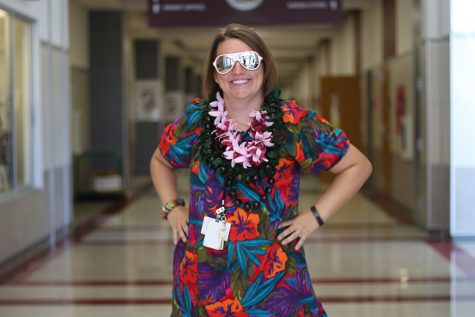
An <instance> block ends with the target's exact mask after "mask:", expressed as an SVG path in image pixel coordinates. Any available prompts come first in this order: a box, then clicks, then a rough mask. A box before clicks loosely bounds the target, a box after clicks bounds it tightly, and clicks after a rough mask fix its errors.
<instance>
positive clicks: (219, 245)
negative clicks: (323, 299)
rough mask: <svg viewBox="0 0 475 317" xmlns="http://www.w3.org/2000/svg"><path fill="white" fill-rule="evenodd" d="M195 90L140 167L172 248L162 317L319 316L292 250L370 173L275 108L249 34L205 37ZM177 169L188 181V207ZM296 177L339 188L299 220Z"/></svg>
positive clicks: (262, 58) (301, 112) (265, 65)
mask: <svg viewBox="0 0 475 317" xmlns="http://www.w3.org/2000/svg"><path fill="white" fill-rule="evenodd" d="M203 91H204V92H203V93H204V95H205V97H206V98H205V99H200V98H197V99H195V100H193V101H192V102H191V103H190V104H189V105H188V106H187V109H186V112H185V113H184V114H183V115H182V116H180V117H179V118H178V119H177V120H176V121H175V122H174V123H173V124H171V125H169V126H168V127H167V128H166V129H165V131H164V133H163V136H162V138H161V140H160V145H159V147H158V148H157V150H156V151H155V153H154V155H153V157H152V160H151V164H150V168H151V174H152V179H153V182H154V185H155V188H156V190H157V193H158V195H159V196H160V199H161V200H162V202H163V203H164V206H165V207H164V208H162V211H163V218H165V219H167V220H168V222H169V224H170V227H171V229H172V232H173V241H174V243H175V244H176V249H175V253H174V262H173V263H174V264H173V265H174V271H173V306H172V307H173V308H172V316H219V317H224V316H236V317H237V316H314V317H324V316H327V315H326V313H325V310H324V308H323V306H322V304H321V303H320V300H319V299H318V298H317V297H316V296H315V293H314V291H313V288H312V283H311V279H310V275H309V272H308V268H307V263H306V260H305V255H304V253H303V250H302V246H303V243H304V242H305V240H306V239H307V238H308V237H309V236H310V234H311V233H312V232H314V231H315V230H316V229H318V228H319V227H320V226H322V225H323V224H324V223H325V221H326V220H327V219H328V218H329V217H330V216H331V215H332V214H333V213H334V212H335V211H336V210H337V209H338V208H340V207H341V205H342V204H343V203H345V202H347V201H348V200H349V199H350V198H351V196H353V195H354V194H355V193H356V192H357V191H358V189H359V188H360V187H361V186H362V184H363V183H364V181H365V180H366V179H367V177H368V176H369V173H370V170H371V165H370V164H369V162H368V160H367V159H366V158H365V157H364V156H363V155H362V154H361V153H360V152H359V151H358V150H357V149H356V148H355V147H353V146H352V145H350V143H349V140H348V138H347V137H346V135H345V133H344V132H343V131H342V130H340V129H336V128H334V127H333V126H331V125H330V124H329V123H328V121H326V120H325V119H324V118H322V117H321V116H320V115H318V114H317V113H315V112H313V111H309V110H307V109H305V108H302V107H301V106H299V105H298V104H297V103H296V102H295V101H294V100H285V99H281V97H280V88H279V86H278V85H277V73H276V67H275V62H274V59H273V57H272V54H271V53H270V50H269V49H268V47H267V45H266V44H265V43H264V41H263V40H262V38H261V37H260V36H259V35H258V34H257V33H256V32H255V31H254V30H253V29H251V28H248V27H246V26H243V25H238V24H231V25H228V26H227V27H226V28H225V29H224V30H223V31H222V32H220V33H218V34H217V35H216V37H215V40H214V42H213V43H212V45H211V49H210V52H209V56H208V60H207V64H206V70H205V81H204V87H203ZM178 168H189V169H190V170H191V173H190V185H191V188H190V198H189V207H188V208H185V204H184V201H183V199H182V198H180V197H177V194H178V192H177V180H176V172H175V170H176V169H178ZM302 170H305V171H309V172H314V173H317V172H320V171H323V170H331V171H332V172H334V173H335V174H337V176H336V177H335V184H338V185H335V186H331V187H330V189H329V190H328V191H327V192H326V193H325V194H324V195H323V196H322V197H321V198H320V199H319V200H318V202H317V203H316V205H314V206H310V207H309V208H304V209H300V208H299V205H298V201H299V194H300V193H299V182H300V172H301V171H302ZM320 212H321V213H320Z"/></svg>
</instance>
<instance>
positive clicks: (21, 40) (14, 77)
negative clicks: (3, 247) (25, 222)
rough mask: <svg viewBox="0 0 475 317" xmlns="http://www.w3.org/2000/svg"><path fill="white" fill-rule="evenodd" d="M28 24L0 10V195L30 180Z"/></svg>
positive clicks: (29, 47) (29, 37) (26, 183)
mask: <svg viewBox="0 0 475 317" xmlns="http://www.w3.org/2000/svg"><path fill="white" fill-rule="evenodd" d="M31 77H32V76H31V31H30V24H29V23H28V22H27V21H25V20H22V19H21V18H18V17H16V16H15V15H13V14H11V13H9V12H7V11H4V10H2V9H0V194H2V193H5V192H11V191H14V190H17V189H21V188H23V187H26V186H28V185H30V184H31V180H32V159H31V158H32V151H31V149H32V142H31V140H32V134H31V133H32V132H31V131H32V127H31V122H32V121H31V111H32V110H31V84H30V81H31Z"/></svg>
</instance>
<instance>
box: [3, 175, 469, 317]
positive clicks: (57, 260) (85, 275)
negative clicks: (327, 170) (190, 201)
mask: <svg viewBox="0 0 475 317" xmlns="http://www.w3.org/2000/svg"><path fill="white" fill-rule="evenodd" d="M186 178H187V175H185V174H181V175H180V180H181V184H182V185H181V188H182V189H183V188H187V186H186ZM318 184H319V183H318V180H317V179H316V178H315V177H314V176H305V177H303V179H302V195H301V200H300V205H301V206H308V205H310V204H311V203H313V202H314V201H315V199H316V197H317V196H318V194H319V193H320V192H321V189H319V187H321V186H320V185H318ZM180 194H181V195H182V196H183V197H187V196H186V190H183V191H182V192H181V193H180ZM93 206H96V207H95V208H98V209H100V210H104V212H100V213H97V214H96V215H95V216H94V218H91V219H90V220H89V221H88V222H87V223H88V224H87V225H82V226H80V227H82V229H86V230H76V234H77V236H76V237H77V239H71V241H67V242H63V243H61V244H59V245H58V247H57V249H56V250H50V251H49V252H47V253H43V254H42V255H40V256H38V257H36V258H35V259H34V260H32V261H30V262H28V263H27V265H25V266H23V267H21V268H18V270H16V272H14V274H13V275H11V276H10V277H9V278H8V279H6V280H5V281H3V283H2V284H1V285H0V316H2V317H3V316H16V317H26V316H35V317H42V316H48V317H56V316H57V317H70V316H88V317H96V316H101V317H107V316H115V317H121V316H137V317H139V316H140V317H148V316H169V314H170V303H171V275H172V274H171V261H172V252H173V244H172V242H171V239H170V238H171V234H170V231H169V229H168V225H167V223H166V222H164V221H162V220H161V219H160V213H159V212H158V208H159V206H160V202H159V200H158V198H157V197H156V195H155V193H154V192H153V190H152V189H151V187H149V186H148V187H146V190H143V191H142V192H140V193H138V194H137V195H136V197H133V198H132V199H130V201H129V202H128V203H127V204H126V205H125V206H122V207H123V208H120V206H116V207H117V208H115V210H114V208H112V209H111V208H109V209H107V208H105V207H106V206H105V205H104V204H97V205H93ZM88 208H91V207H90V206H89V207H88ZM77 213H78V211H76V214H77ZM305 250H306V255H307V261H308V265H309V268H310V273H311V276H312V280H313V283H314V286H315V290H316V292H317V296H319V297H320V298H321V300H322V301H323V303H324V305H325V307H326V309H327V312H328V314H329V316H333V317H336V316H365V317H372V316H375V317H376V316H378V317H379V316H385V317H391V316H398V317H400V316H418V317H425V316H432V317H434V316H435V317H439V316H440V317H442V316H443V317H446V316H457V317H462V316H472V314H473V311H474V310H475V287H474V286H475V243H474V242H470V243H469V242H467V243H458V244H455V245H453V244H451V243H448V242H442V241H438V240H436V239H434V238H431V237H430V236H428V235H427V234H426V233H425V232H424V231H422V230H420V229H418V228H417V227H415V226H413V225H411V224H406V223H404V222H401V221H399V220H398V219H397V218H396V217H394V216H392V215H391V213H390V212H388V211H387V210H385V209H383V208H382V207H381V206H379V205H378V204H376V203H374V202H372V201H371V200H369V199H368V198H367V197H366V196H365V195H364V194H359V195H357V196H356V197H355V198H354V199H353V200H352V201H351V203H349V204H348V205H347V206H345V207H344V208H343V210H341V211H340V212H339V213H337V214H336V215H335V216H334V217H333V218H331V219H330V220H329V221H328V223H327V224H326V225H325V227H323V228H322V229H321V230H320V231H318V232H317V233H316V234H315V235H314V236H313V237H312V238H311V239H309V240H308V241H307V243H306V245H305Z"/></svg>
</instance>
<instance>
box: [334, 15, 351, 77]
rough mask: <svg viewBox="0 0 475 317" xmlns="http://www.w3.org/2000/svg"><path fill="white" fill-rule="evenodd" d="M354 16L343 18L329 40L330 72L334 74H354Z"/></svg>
mask: <svg viewBox="0 0 475 317" xmlns="http://www.w3.org/2000/svg"><path fill="white" fill-rule="evenodd" d="M354 20H355V18H354V16H349V17H348V18H346V19H345V21H344V23H343V25H342V26H341V27H340V28H339V29H338V31H337V32H336V35H335V36H334V37H333V38H332V42H331V74H332V75H334V76H352V75H355V71H356V67H355V41H356V39H355V36H354V35H355V30H354V22H355V21H354Z"/></svg>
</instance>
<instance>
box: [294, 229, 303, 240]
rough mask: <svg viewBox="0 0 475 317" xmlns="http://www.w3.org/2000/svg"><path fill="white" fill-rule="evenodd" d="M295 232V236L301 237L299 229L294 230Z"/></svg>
mask: <svg viewBox="0 0 475 317" xmlns="http://www.w3.org/2000/svg"><path fill="white" fill-rule="evenodd" d="M295 233H296V234H297V237H298V238H299V239H300V238H302V234H301V233H300V231H298V230H295Z"/></svg>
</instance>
